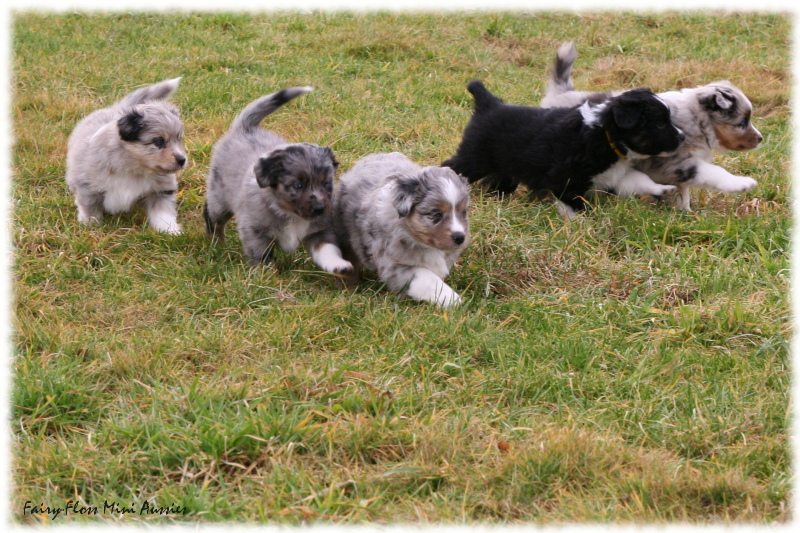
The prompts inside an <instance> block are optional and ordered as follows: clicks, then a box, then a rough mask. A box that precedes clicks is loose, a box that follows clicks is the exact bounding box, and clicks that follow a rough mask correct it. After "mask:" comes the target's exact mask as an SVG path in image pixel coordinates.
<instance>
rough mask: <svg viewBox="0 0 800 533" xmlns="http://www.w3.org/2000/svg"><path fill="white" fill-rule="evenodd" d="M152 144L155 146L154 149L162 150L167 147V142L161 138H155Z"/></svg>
mask: <svg viewBox="0 0 800 533" xmlns="http://www.w3.org/2000/svg"><path fill="white" fill-rule="evenodd" d="M153 144H154V145H155V147H156V148H164V147H165V146H166V145H167V141H165V140H164V139H163V138H161V137H157V138H156V139H155V140H154V141H153Z"/></svg>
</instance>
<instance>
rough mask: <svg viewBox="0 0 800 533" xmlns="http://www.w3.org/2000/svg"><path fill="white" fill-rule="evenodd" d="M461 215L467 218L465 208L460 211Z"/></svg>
mask: <svg viewBox="0 0 800 533" xmlns="http://www.w3.org/2000/svg"><path fill="white" fill-rule="evenodd" d="M461 216H462V217H464V218H467V210H466V209H464V210H463V211H462V212H461Z"/></svg>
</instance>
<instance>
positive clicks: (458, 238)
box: [452, 232, 466, 244]
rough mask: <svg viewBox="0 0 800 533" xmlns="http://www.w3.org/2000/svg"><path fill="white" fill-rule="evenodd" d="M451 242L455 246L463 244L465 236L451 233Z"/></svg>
mask: <svg viewBox="0 0 800 533" xmlns="http://www.w3.org/2000/svg"><path fill="white" fill-rule="evenodd" d="M452 239H453V242H454V243H456V244H464V239H466V235H464V234H463V233H460V232H459V233H453V235H452Z"/></svg>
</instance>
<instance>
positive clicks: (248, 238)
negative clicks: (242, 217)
mask: <svg viewBox="0 0 800 533" xmlns="http://www.w3.org/2000/svg"><path fill="white" fill-rule="evenodd" d="M237 223H238V227H239V239H241V241H242V247H243V249H244V250H243V251H244V255H245V257H247V262H248V263H250V266H251V267H257V266H260V265H266V264H267V263H269V262H270V260H271V259H272V251H273V249H274V248H275V239H274V238H273V237H272V236H271V234H270V233H269V231H268V229H267V228H263V227H258V226H250V225H248V224H246V223H245V222H244V221H238V222H237Z"/></svg>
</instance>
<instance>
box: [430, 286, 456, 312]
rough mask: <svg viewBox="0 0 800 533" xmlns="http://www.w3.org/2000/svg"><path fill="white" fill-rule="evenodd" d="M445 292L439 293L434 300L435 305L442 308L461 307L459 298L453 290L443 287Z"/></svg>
mask: <svg viewBox="0 0 800 533" xmlns="http://www.w3.org/2000/svg"><path fill="white" fill-rule="evenodd" d="M445 287H446V288H447V291H444V290H443V291H441V292H440V293H439V295H438V296H437V298H436V305H438V306H439V307H442V308H445V309H446V308H448V307H453V306H456V305H461V296H459V295H458V294H457V293H456V292H455V291H454V290H453V289H451V288H450V287H448V286H447V285H445Z"/></svg>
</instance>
